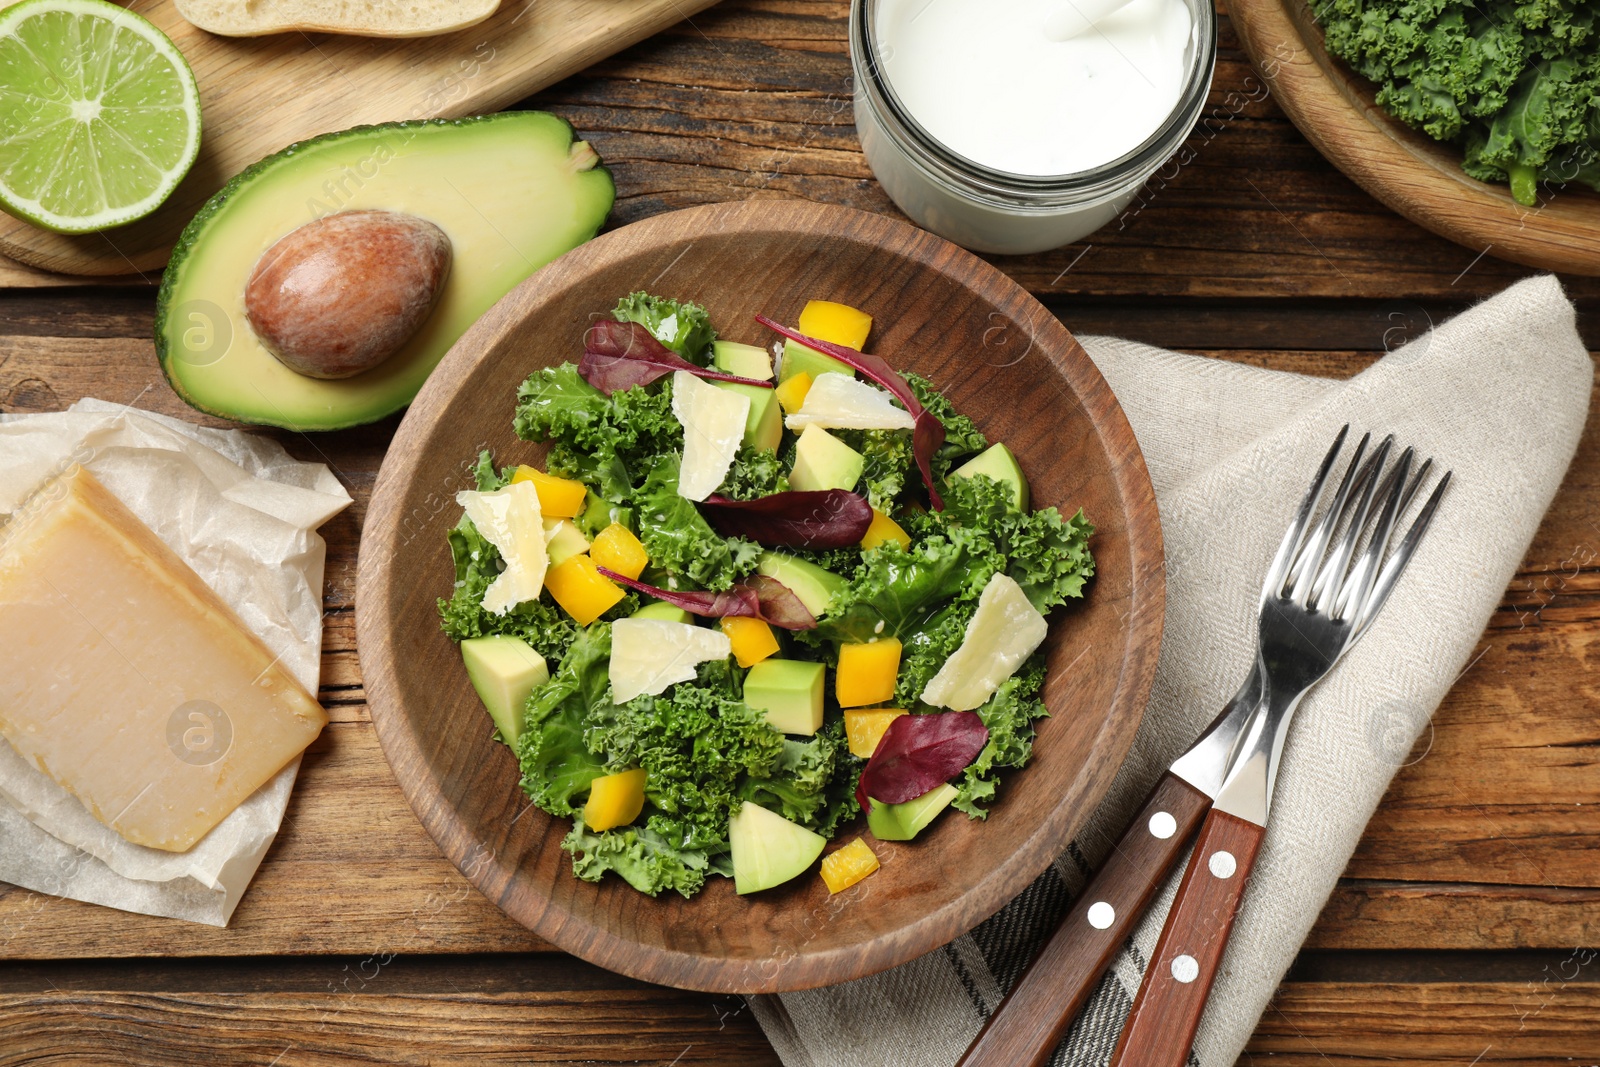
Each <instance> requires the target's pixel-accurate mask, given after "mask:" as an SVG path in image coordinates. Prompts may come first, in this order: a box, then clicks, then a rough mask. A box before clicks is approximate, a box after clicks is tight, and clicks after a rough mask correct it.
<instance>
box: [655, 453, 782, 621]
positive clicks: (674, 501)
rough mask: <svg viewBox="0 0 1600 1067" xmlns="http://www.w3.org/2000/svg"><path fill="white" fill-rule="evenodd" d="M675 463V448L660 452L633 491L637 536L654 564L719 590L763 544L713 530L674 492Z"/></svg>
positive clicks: (751, 566) (744, 570)
mask: <svg viewBox="0 0 1600 1067" xmlns="http://www.w3.org/2000/svg"><path fill="white" fill-rule="evenodd" d="M678 465H679V458H678V454H677V453H676V452H668V453H666V454H664V455H661V456H659V457H658V458H657V459H656V461H655V464H654V465H653V466H652V467H651V468H650V473H649V474H648V475H647V476H646V477H645V480H644V484H643V486H641V487H640V489H639V491H638V493H637V494H636V495H635V497H634V506H635V509H636V512H637V514H636V519H637V521H638V523H639V530H638V533H639V540H640V541H641V542H642V543H643V544H644V549H645V551H646V552H647V553H649V555H650V562H651V564H652V565H653V566H656V567H660V568H662V569H663V570H665V571H667V572H668V573H669V574H670V575H672V576H673V577H675V578H676V579H678V580H679V581H680V582H682V583H683V584H684V585H685V586H687V587H689V588H692V589H709V590H710V591H711V592H714V593H718V592H722V591H723V590H725V589H728V588H731V587H732V585H733V583H734V582H736V581H738V580H739V579H740V578H743V577H744V576H745V575H747V574H749V573H750V572H751V571H753V570H755V567H756V560H757V559H758V558H759V557H760V555H761V548H760V546H759V545H756V544H755V543H753V542H750V541H746V540H744V539H743V538H738V537H730V538H724V537H722V536H721V535H719V534H718V533H717V532H716V531H715V530H713V529H712V528H711V525H710V524H709V523H707V522H706V520H705V518H704V516H702V515H701V514H700V511H699V509H698V508H696V507H695V506H694V502H693V501H692V500H686V499H684V498H683V497H681V496H679V495H678ZM658 584H659V583H658Z"/></svg>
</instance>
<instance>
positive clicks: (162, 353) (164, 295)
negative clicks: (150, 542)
mask: <svg viewBox="0 0 1600 1067" xmlns="http://www.w3.org/2000/svg"><path fill="white" fill-rule="evenodd" d="M530 114H537V115H542V116H545V117H547V118H551V119H555V120H556V121H558V122H560V123H561V124H562V125H563V126H565V127H566V129H567V135H568V140H569V142H576V141H577V140H578V137H577V130H576V129H575V128H574V127H573V125H572V123H570V122H568V121H567V120H566V119H565V118H562V117H561V116H559V115H554V114H551V113H550V112H529V111H501V112H497V113H495V114H491V115H473V116H469V117H466V118H458V119H418V120H406V121H401V122H382V123H373V124H367V125H362V126H352V127H350V128H348V129H344V130H335V131H333V132H331V133H324V134H319V135H318V136H316V137H309V138H307V139H306V140H304V141H296V142H294V143H293V144H291V145H289V146H288V147H286V148H283V149H281V150H280V151H277V152H274V153H273V154H272V155H270V156H266V157H264V158H262V159H259V160H257V161H256V162H254V163H252V164H250V165H249V166H248V167H246V168H245V169H244V170H242V171H240V172H239V173H238V174H235V175H234V176H233V177H232V178H230V179H229V180H228V182H227V184H226V185H224V186H223V187H222V188H221V189H219V190H218V191H217V192H216V193H215V194H214V195H213V196H212V197H211V199H209V200H207V201H206V202H205V204H204V205H202V206H201V208H200V210H199V211H198V212H196V213H195V216H194V218H192V219H190V220H189V223H188V225H186V226H185V227H184V228H183V232H182V233H181V234H180V235H179V236H178V241H177V243H176V244H175V245H174V246H173V248H172V255H171V256H170V257H168V259H167V266H166V269H165V270H164V271H163V272H162V275H161V288H160V289H159V291H158V292H157V293H156V315H155V346H156V360H157V362H158V363H159V364H160V367H161V374H162V377H164V378H165V379H166V380H167V384H168V385H169V386H170V387H171V388H172V391H173V392H175V393H177V394H178V396H179V397H181V398H182V399H183V401H184V403H186V404H188V405H189V406H190V407H192V408H194V409H195V410H196V411H200V412H203V413H205V414H207V415H214V416H216V417H217V418H221V419H227V420H229V421H232V422H239V423H246V424H250V425H258V426H277V427H280V428H283V429H289V430H338V429H347V428H349V427H352V426H363V425H366V424H368V423H373V422H377V421H379V420H380V419H384V418H387V417H388V416H390V415H392V414H394V413H395V412H397V411H399V410H400V409H402V408H404V407H405V406H406V405H408V404H410V403H411V401H412V400H413V399H414V398H415V395H416V394H415V393H414V392H413V393H409V394H401V395H398V396H397V397H396V398H395V400H394V402H393V404H392V405H390V406H388V407H386V408H385V409H383V410H372V411H368V412H365V413H363V414H362V415H361V416H360V417H357V418H354V419H351V420H349V421H340V422H338V423H336V424H334V423H324V422H321V421H317V422H309V423H307V424H303V425H301V424H295V423H293V422H292V421H290V420H275V419H267V418H263V417H257V416H252V415H251V414H250V413H248V412H238V411H228V410H220V409H218V408H216V407H213V406H210V405H208V404H206V403H205V402H204V401H202V400H200V399H198V398H195V397H193V396H191V395H190V393H189V391H188V389H187V388H186V387H185V386H184V384H183V382H182V379H181V376H180V375H178V374H176V373H174V371H173V369H172V354H171V353H170V352H169V351H168V347H167V317H168V314H169V313H170V311H171V310H172V301H173V290H174V288H175V286H176V285H177V281H178V276H179V273H180V269H181V267H182V264H183V262H184V260H185V259H187V258H188V256H189V253H190V252H191V251H192V250H193V248H194V247H195V245H196V244H197V243H198V241H199V240H200V239H201V235H202V234H203V233H204V232H205V230H206V227H207V226H208V225H209V224H210V223H211V221H212V219H213V218H215V216H216V215H217V213H218V212H219V211H221V210H222V208H223V207H224V206H225V205H227V203H228V202H229V201H230V200H232V199H233V198H234V197H235V196H236V195H237V194H238V193H239V191H240V190H241V189H243V188H245V187H247V186H248V185H250V184H251V183H252V182H253V181H254V180H255V179H256V178H257V177H259V176H260V175H261V174H262V173H263V172H265V171H268V170H270V169H271V168H272V167H273V166H275V165H276V164H277V163H278V162H279V161H281V160H282V159H283V158H284V157H285V156H290V155H293V154H294V153H296V152H301V151H304V150H305V149H308V148H311V147H313V146H315V145H321V144H325V143H327V142H330V141H342V140H346V139H355V138H358V137H362V136H372V135H380V136H381V135H382V134H385V133H388V132H392V131H399V130H408V129H411V130H415V129H423V128H428V127H441V126H448V127H454V128H457V129H462V128H466V127H469V126H473V125H477V124H480V123H492V122H500V121H506V120H513V119H514V118H515V117H517V116H522V115H530ZM589 170H590V171H592V172H597V173H599V174H602V175H604V176H605V179H606V183H607V185H609V186H610V197H608V199H607V203H606V209H605V211H603V212H600V213H599V217H598V218H597V219H596V222H595V225H594V228H593V229H592V230H590V231H589V233H588V234H587V235H586V236H585V237H584V240H588V239H590V238H592V237H594V236H595V234H597V233H599V232H600V227H601V226H603V225H604V224H605V220H606V218H607V217H608V216H609V215H610V211H611V203H612V202H613V201H614V199H615V195H616V181H615V179H614V178H613V177H612V174H611V170H610V168H609V167H607V166H606V165H605V164H604V163H603V162H599V161H598V160H597V162H596V163H595V164H594V165H593V166H592V167H590V168H589ZM580 243H581V242H580ZM575 247H576V246H575Z"/></svg>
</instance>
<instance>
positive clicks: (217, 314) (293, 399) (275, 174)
mask: <svg viewBox="0 0 1600 1067" xmlns="http://www.w3.org/2000/svg"><path fill="white" fill-rule="evenodd" d="M615 196H616V188H615V186H614V185H613V183H612V180H611V174H610V172H609V171H607V170H606V168H605V167H603V166H601V165H600V159H599V157H598V156H597V155H595V153H594V150H593V149H591V148H590V147H589V146H588V144H586V143H585V142H583V141H577V140H574V137H573V130H572V127H571V126H570V125H568V123H567V122H566V121H565V120H564V119H561V118H559V117H557V116H555V115H551V114H548V113H547V112H543V111H507V112H502V113H500V114H497V115H485V116H482V117H480V118H467V119H432V120H427V121H421V122H393V123H386V124H384V125H381V126H357V127H355V128H354V129H350V130H344V131H342V132H339V133H330V134H326V135H324V136H322V137H317V138H314V139H312V140H309V141H302V142H300V143H298V144H293V145H290V146H289V147H288V148H285V149H284V150H283V151H281V152H279V153H277V154H276V155H272V156H268V157H267V158H266V159H263V160H261V162H259V163H256V164H254V165H252V166H250V167H249V168H247V169H246V170H244V171H243V172H242V173H240V174H239V175H238V176H237V177H235V178H234V179H233V180H232V181H230V182H229V183H228V184H227V185H226V186H225V187H223V189H222V190H221V191H220V192H218V193H217V194H216V195H215V196H213V197H212V198H211V199H210V200H209V201H207V203H206V205H205V206H204V207H203V208H201V209H200V213H199V214H198V215H196V216H195V217H194V219H193V221H191V222H190V223H189V225H188V226H187V227H185V228H184V231H183V236H182V237H180V238H179V239H178V244H177V247H176V248H174V249H173V253H172V258H171V260H169V261H168V263H167V269H166V273H165V275H164V276H163V277H162V280H161V292H160V295H159V296H158V297H157V300H156V355H157V357H158V358H159V359H160V361H161V370H162V373H164V374H165V375H166V377H167V381H168V382H170V383H171V385H172V388H173V389H174V390H175V391H176V392H177V394H178V395H179V396H181V397H183V399H184V400H185V401H187V402H188V403H189V404H190V405H192V406H193V407H195V408H198V409H199V410H201V411H204V412H208V413H210V414H212V415H219V416H221V417H222V418H225V419H233V420H235V421H238V422H248V423H257V424H260V425H265V426H281V427H284V428H285V429H290V430H335V429H341V428H343V427H346V426H359V425H361V424H362V423H368V422H373V421H376V420H377V419H381V418H383V417H384V416H385V415H389V414H392V413H393V412H395V411H398V410H399V409H401V408H403V407H405V406H406V405H407V404H409V403H410V402H411V400H412V398H413V397H415V396H416V395H417V390H418V389H420V388H422V383H423V382H424V381H425V380H426V379H427V377H428V375H429V373H431V372H432V370H433V368H434V367H435V366H436V365H437V364H438V362H439V360H440V359H441V358H443V356H444V354H445V352H447V351H448V350H449V349H450V346H451V345H453V344H454V343H455V342H456V339H457V338H459V337H460V336H461V335H462V333H464V332H465V331H466V329H467V327H469V326H471V325H472V324H473V323H474V322H476V321H477V319H478V317H479V316H481V315H482V314H483V313H484V312H485V311H487V310H489V308H490V307H491V306H492V305H493V304H494V303H495V301H497V300H499V299H500V298H501V297H502V296H504V295H505V294H506V293H508V292H509V291H510V290H511V289H512V288H513V287H514V286H515V285H516V284H517V283H518V282H520V281H522V280H523V279H524V278H526V277H527V276H528V275H530V274H532V273H533V272H534V271H535V270H537V269H538V268H540V267H542V266H544V265H545V264H546V263H548V262H550V261H551V260H553V259H555V258H556V257H557V256H559V255H561V254H562V253H563V252H566V251H568V250H570V249H572V248H575V247H577V246H578V245H580V244H582V243H583V242H584V241H587V240H588V239H589V238H591V237H593V236H594V235H595V234H596V233H597V232H598V231H599V229H600V226H601V224H602V223H603V222H604V221H605V218H606V215H607V213H609V212H610V210H611V203H612V200H613V199H615ZM362 208H376V209H382V210H387V211H402V212H406V213H408V214H411V215H416V216H418V217H420V218H424V219H427V220H428V221H429V222H432V223H434V224H435V225H436V226H438V227H439V228H440V229H442V230H444V232H445V233H446V234H447V235H449V237H450V243H451V246H452V251H453V264H452V266H451V270H450V275H449V277H448V279H447V280H446V281H445V286H444V292H443V293H442V295H441V296H440V299H439V302H438V304H437V306H436V307H435V308H434V310H433V313H432V314H431V315H430V316H429V318H428V320H427V321H426V322H424V323H423V325H422V327H421V329H419V330H418V331H417V333H416V335H415V336H413V337H412V338H411V340H410V341H408V342H407V343H406V345H405V347H403V348H402V349H401V350H400V351H399V352H396V353H395V354H394V355H393V356H391V357H389V358H388V359H387V360H385V361H384V362H383V363H381V364H379V365H378V366H376V367H374V368H372V369H371V370H369V371H366V372H364V373H362V374H358V375H356V376H355V377H353V378H343V379H338V380H323V379H317V378H308V377H305V376H304V375H301V374H298V373H296V372H295V371H292V370H290V369H289V368H288V367H286V366H284V365H283V364H282V363H280V362H279V361H278V359H277V358H276V357H275V356H273V355H272V353H271V352H269V351H268V350H267V349H266V348H265V347H263V346H262V344H261V342H260V341H259V340H258V339H257V338H256V336H255V333H254V332H253V331H252V330H251V327H250V322H249V320H248V319H246V318H245V311H244V291H245V282H246V281H247V280H248V279H249V277H250V273H251V271H252V270H254V268H255V265H256V261H257V260H258V259H260V258H261V254H262V253H263V252H265V251H266V250H267V249H268V248H270V247H272V245H274V244H275V243H277V241H278V239H279V238H281V237H283V236H284V235H286V234H288V233H290V232H291V231H293V230H295V229H298V228H299V227H300V226H302V225H304V224H305V223H308V222H311V221H313V220H314V219H317V218H320V217H322V216H325V215H330V214H333V213H335V212H340V211H353V210H357V209H362Z"/></svg>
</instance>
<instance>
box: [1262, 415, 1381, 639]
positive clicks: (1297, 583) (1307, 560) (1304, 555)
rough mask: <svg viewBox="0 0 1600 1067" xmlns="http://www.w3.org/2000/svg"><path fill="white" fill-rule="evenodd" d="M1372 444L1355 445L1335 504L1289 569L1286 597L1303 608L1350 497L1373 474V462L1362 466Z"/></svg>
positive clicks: (1365, 437) (1365, 439) (1366, 438)
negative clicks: (1368, 447) (1364, 456)
mask: <svg viewBox="0 0 1600 1067" xmlns="http://www.w3.org/2000/svg"><path fill="white" fill-rule="evenodd" d="M1371 440H1372V435H1371V434H1370V433H1369V434H1365V435H1363V436H1362V438H1361V442H1360V444H1358V445H1356V451H1355V455H1353V456H1351V457H1350V465H1349V466H1348V467H1346V468H1345V472H1344V478H1343V479H1341V480H1340V482H1339V489H1338V492H1336V493H1334V495H1333V502H1332V503H1331V504H1329V505H1328V511H1327V514H1325V515H1323V517H1322V521H1320V522H1318V523H1317V525H1316V526H1315V527H1314V528H1313V529H1312V531H1311V536H1309V537H1307V538H1306V542H1305V546H1304V547H1303V548H1301V549H1300V552H1299V553H1298V554H1297V555H1296V556H1295V560H1294V563H1293V564H1291V565H1290V567H1289V578H1288V581H1287V582H1285V583H1284V590H1283V595H1284V596H1285V597H1288V598H1289V599H1290V600H1293V601H1294V602H1295V603H1296V604H1298V605H1299V606H1300V607H1302V608H1303V607H1305V606H1306V605H1307V604H1309V603H1310V602H1311V592H1312V589H1313V588H1314V587H1315V585H1316V577H1317V567H1318V566H1319V565H1320V564H1321V563H1322V554H1323V553H1324V552H1326V551H1327V549H1328V542H1329V541H1331V540H1332V539H1333V534H1334V531H1335V530H1336V529H1337V528H1338V525H1339V520H1340V518H1341V517H1342V516H1343V515H1344V514H1345V511H1346V508H1347V507H1348V505H1349V501H1350V497H1351V495H1352V494H1353V493H1356V492H1359V491H1360V489H1361V487H1362V485H1363V484H1364V483H1365V482H1366V480H1367V478H1368V477H1369V476H1370V474H1371V470H1372V463H1371V461H1370V460H1368V462H1366V463H1362V462H1361V460H1362V457H1363V455H1364V454H1365V452H1366V449H1367V443H1368V442H1369V441H1371ZM1385 448H1387V443H1386V444H1385V445H1384V446H1383V447H1382V448H1380V449H1379V452H1382V451H1383V450H1384V449H1385Z"/></svg>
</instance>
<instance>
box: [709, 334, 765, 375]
mask: <svg viewBox="0 0 1600 1067" xmlns="http://www.w3.org/2000/svg"><path fill="white" fill-rule="evenodd" d="M711 365H712V366H714V367H716V368H717V369H718V370H719V371H722V372H723V373H724V374H733V375H737V376H738V377H740V378H756V379H758V380H760V381H763V382H764V381H768V380H770V379H771V377H772V353H771V352H768V351H767V350H766V349H765V348H757V347H756V346H755V345H742V344H740V343H739V342H738V341H713V342H712V344H711Z"/></svg>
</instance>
